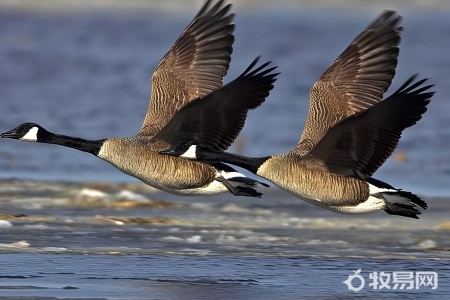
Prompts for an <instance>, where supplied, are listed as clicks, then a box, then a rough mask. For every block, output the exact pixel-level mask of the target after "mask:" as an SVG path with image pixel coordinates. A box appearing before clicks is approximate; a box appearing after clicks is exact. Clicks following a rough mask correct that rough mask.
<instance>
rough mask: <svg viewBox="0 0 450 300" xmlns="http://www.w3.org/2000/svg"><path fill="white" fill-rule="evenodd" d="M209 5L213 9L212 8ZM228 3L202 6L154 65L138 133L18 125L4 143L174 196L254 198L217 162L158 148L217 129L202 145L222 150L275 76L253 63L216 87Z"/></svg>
mask: <svg viewBox="0 0 450 300" xmlns="http://www.w3.org/2000/svg"><path fill="white" fill-rule="evenodd" d="M213 2H215V3H213ZM230 7H231V5H230V4H227V5H225V4H224V0H219V1H214V0H208V1H206V2H205V4H204V5H203V7H202V8H201V9H200V11H199V12H198V14H197V15H196V16H195V18H194V19H193V21H192V22H191V23H190V24H189V25H188V26H187V27H186V29H185V30H184V31H183V33H182V34H181V36H180V37H179V38H178V40H177V41H176V42H175V44H174V46H173V47H172V48H171V49H170V50H169V51H168V52H167V54H166V55H165V56H164V57H163V59H162V60H161V61H160V63H159V64H158V67H157V68H156V70H155V72H154V74H153V77H152V94H151V101H150V105H149V108H148V111H147V114H146V116H145V119H144V122H143V125H142V127H141V129H140V130H139V131H138V133H137V134H136V135H134V136H132V137H126V138H108V139H101V140H85V139H82V138H77V137H71V136H67V135H60V134H56V133H52V132H50V131H48V130H46V129H44V128H43V127H42V126H40V125H38V124H35V123H24V124H21V125H19V126H17V127H16V128H14V129H12V130H10V131H8V132H5V133H3V134H1V137H3V138H11V139H18V140H23V141H30V142H40V143H49V144H56V145H61V146H65V147H70V148H73V149H76V150H80V151H84V152H88V153H91V154H93V155H95V156H97V157H99V158H101V159H103V160H105V161H107V162H109V163H111V164H112V165H114V166H115V167H116V168H118V169H119V170H121V171H123V172H124V173H126V174H129V175H131V176H133V177H136V178H138V179H140V180H141V181H143V182H144V183H146V184H148V185H150V186H153V187H155V188H158V189H161V190H164V191H167V192H170V193H174V194H180V195H205V194H217V193H222V192H226V191H230V192H232V193H233V194H234V195H243V196H254V197H260V196H261V195H262V194H261V193H260V192H258V191H257V187H259V186H261V185H264V186H267V185H266V184H264V183H260V182H259V181H257V180H254V179H251V178H247V177H245V176H244V175H242V174H240V173H238V172H237V171H235V170H234V169H233V168H231V167H230V166H227V165H225V164H223V163H214V164H208V163H204V162H200V161H191V160H187V159H184V158H180V157H172V156H165V155H162V154H160V153H159V151H161V150H163V149H167V148H168V147H172V146H174V145H176V144H177V143H178V142H179V141H181V140H185V139H186V137H188V136H204V135H208V129H209V127H213V128H215V130H216V134H217V133H218V134H217V136H216V139H215V140H211V143H210V144H209V147H211V148H212V149H218V150H219V149H220V150H225V149H226V148H228V147H229V145H230V144H231V143H232V142H233V141H234V139H235V138H236V137H237V135H238V134H239V132H240V131H241V129H242V127H243V126H244V123H245V119H246V116H247V112H248V110H249V109H254V108H256V107H258V106H259V105H260V104H261V103H262V102H263V101H264V100H265V98H266V97H267V96H268V94H269V92H270V90H271V89H272V88H273V83H274V82H275V80H276V76H277V74H278V73H274V72H273V70H274V69H275V67H268V65H269V62H268V63H264V64H261V65H259V66H258V65H257V63H258V60H259V58H257V59H255V60H254V61H253V62H252V63H251V64H250V66H249V67H248V68H247V69H246V70H245V71H244V72H243V73H242V74H241V76H239V77H238V78H237V79H235V80H234V81H232V82H230V83H228V84H227V85H223V83H222V80H223V77H224V76H225V74H226V73H227V70H228V67H229V62H230V55H231V52H232V44H233V41H234V37H233V30H234V24H232V20H233V18H234V15H233V14H230V13H229V10H230Z"/></svg>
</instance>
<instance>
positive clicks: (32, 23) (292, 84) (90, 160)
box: [0, 0, 450, 300]
mask: <svg viewBox="0 0 450 300" xmlns="http://www.w3.org/2000/svg"><path fill="white" fill-rule="evenodd" d="M230 2H232V3H233V5H234V6H233V8H232V11H233V12H234V13H236V18H235V24H236V31H235V37H236V42H235V44H234V52H233V55H232V61H231V67H230V70H229V72H228V75H227V77H226V78H225V82H229V81H231V80H233V79H234V78H235V77H236V76H238V75H239V74H240V73H241V72H242V71H243V70H244V69H245V68H246V67H247V66H248V64H249V63H250V62H251V61H252V60H253V59H254V58H255V57H256V56H257V55H262V57H263V60H272V61H273V64H274V65H278V66H279V71H280V72H281V74H280V75H279V77H278V81H277V82H276V84H275V88H274V90H273V91H272V93H271V95H270V97H269V98H268V99H267V100H266V103H264V104H263V105H262V106H261V107H259V108H258V109H257V110H255V111H251V112H250V113H249V116H248V119H247V123H246V126H245V128H244V130H243V131H242V134H241V135H240V137H239V138H238V140H237V141H236V142H235V143H234V145H233V146H232V147H231V149H230V151H233V152H238V153H241V154H245V155H249V156H263V155H271V154H275V153H281V152H285V151H288V150H290V149H292V148H293V147H294V146H295V145H296V144H297V142H298V139H299V137H300V134H301V132H302V130H303V125H304V122H305V119H306V115H307V112H308V106H309V90H310V88H311V87H312V86H313V84H314V83H315V81H316V80H317V78H318V77H319V76H320V75H321V74H322V73H323V72H324V71H325V70H326V69H327V68H328V66H329V65H330V64H331V63H332V62H333V61H334V59H335V58H336V57H337V56H338V55H339V54H340V53H341V52H342V51H343V50H344V49H345V48H346V47H347V45H348V44H349V43H350V42H351V41H352V40H353V39H354V38H355V37H356V36H357V35H358V34H359V33H360V32H361V31H362V30H364V28H366V26H367V25H368V24H369V23H370V22H371V21H372V20H373V19H374V18H375V17H376V16H377V15H378V14H379V13H380V12H381V11H382V10H383V9H387V8H389V9H396V10H398V11H399V13H400V14H401V15H402V16H403V17H404V20H403V22H402V24H403V26H404V33H403V35H402V42H401V46H400V47H401V51H400V57H399V64H398V68H397V75H396V77H395V79H394V82H393V84H392V87H391V89H390V91H389V92H388V93H387V94H390V93H391V92H392V91H394V90H395V89H397V88H398V87H399V86H400V85H401V84H402V83H403V82H404V81H406V80H407V79H408V78H409V77H410V76H411V75H413V74H416V73H419V74H420V75H419V76H420V77H421V78H430V80H429V83H431V84H435V87H434V89H435V90H436V91H437V93H436V94H435V96H434V97H433V99H432V102H431V104H430V105H429V109H428V112H427V113H426V114H425V115H424V117H423V119H422V120H420V122H419V123H418V124H416V125H415V126H413V127H412V128H408V129H406V130H405V132H404V134H403V137H402V139H401V141H400V144H399V145H398V147H397V149H396V151H395V153H394V154H393V155H392V157H391V158H390V159H389V160H388V161H387V162H386V163H385V164H384V165H383V166H382V167H381V168H380V169H379V170H378V172H377V173H376V174H375V177H376V178H379V179H380V180H383V181H386V182H388V183H390V184H392V185H394V186H395V187H398V188H403V189H405V190H408V191H411V192H414V193H416V194H418V195H420V196H422V197H423V198H424V199H425V200H426V201H427V202H428V204H429V209H428V210H427V211H425V212H424V213H423V215H421V216H420V218H421V219H420V220H414V219H409V218H402V217H397V216H391V215H388V214H386V213H385V212H383V211H380V212H378V213H373V214H368V215H342V214H337V213H333V212H330V211H327V210H325V209H321V208H318V207H316V206H313V205H310V204H308V203H306V202H304V201H300V200H298V199H297V198H295V197H292V196H289V195H288V194H287V193H286V192H283V191H281V190H280V189H277V188H275V187H271V188H270V189H266V191H264V196H265V197H264V198H263V199H255V198H249V197H234V196H232V195H231V194H229V193H224V194H221V195H218V196H211V197H180V196H178V197H177V196H174V195H171V194H168V193H164V192H157V191H156V192H155V190H154V189H152V188H150V187H148V186H146V185H144V184H136V183H139V182H138V181H137V180H136V179H134V178H132V177H130V176H127V175H125V174H123V173H122V172H120V171H118V170H116V169H115V168H114V167H112V166H110V165H109V164H108V163H106V162H103V161H101V160H100V159H98V158H96V157H94V156H91V155H88V154H86V153H82V152H78V151H75V150H72V149H68V148H63V147H58V146H55V145H45V144H37V143H25V142H20V141H14V140H8V139H0V253H1V255H0V299H12V297H14V299H19V298H20V299H23V300H26V299H29V300H31V299H33V300H35V299H81V298H82V299H128V300H129V299H148V298H149V297H150V296H149V295H152V296H151V297H153V298H154V299H211V298H212V297H214V298H215V299H263V300H266V299H267V300H273V299H304V298H305V297H306V298H308V297H309V298H311V299H319V298H318V297H321V298H320V299H349V298H350V297H351V296H352V295H350V293H353V292H351V291H349V290H348V289H347V287H346V286H345V285H344V284H343V283H342V282H343V281H344V280H346V279H347V278H348V276H349V275H351V274H354V272H355V270H358V269H360V270H361V269H362V271H361V274H362V275H363V277H364V278H366V284H367V285H366V287H365V288H364V290H363V291H361V292H360V294H359V295H358V298H360V297H359V296H360V295H361V296H364V299H382V298H383V299H407V298H408V299H411V298H414V299H416V298H427V299H429V298H433V297H434V298H436V299H437V298H439V299H443V298H445V297H444V296H448V294H449V291H450V280H449V278H450V269H449V264H448V258H449V257H448V254H449V253H450V252H449V249H450V240H449V239H448V232H449V229H450V220H449V218H448V216H449V214H448V212H449V209H450V202H449V201H448V198H449V196H450V185H449V183H450V156H449V150H450V118H449V113H450V101H449V100H450V99H449V96H450V84H449V82H448V81H449V79H448V73H449V70H450V59H449V55H448V54H449V49H450V39H449V32H450V1H446V0H440V1H439V0H435V1H432V0H423V1H419V0H416V1H409V0H400V1H396V0H390V1H388V0H386V1H384V0H378V1H369V0H366V1H363V0H359V1H358V0H353V1H351V0H344V1H332V0H329V1H320V0H316V1H311V0H308V1H298V0H278V1H273V0H271V1H269V0H262V1H261V0H249V1H247V0H234V1H230ZM201 5H202V1H201V0H165V1H160V0H157V1H143V0H142V1H138V0H134V1H121V0H115V1H113V0H90V1H87V0H86V1H82V0H64V1H61V0H40V1H35V0H27V1H20V0H0V132H5V131H8V130H10V129H12V128H14V127H16V126H17V125H19V124H21V123H23V122H36V123H39V124H41V125H42V126H43V127H45V128H47V129H48V130H50V131H53V132H56V133H61V134H66V135H72V136H79V137H83V138H87V139H100V138H106V137H121V136H131V135H133V134H134V133H135V132H137V130H138V129H139V128H140V126H141V123H142V120H143V118H144V115H145V113H146V110H147V107H148V103H149V102H148V101H149V95H150V80H151V76H152V73H153V71H154V69H155V67H156V65H157V64H158V62H159V60H160V59H161V58H162V57H163V55H164V54H165V53H166V51H168V49H169V48H170V47H171V46H172V45H173V43H174V42H175V40H176V39H177V37H178V36H179V35H180V33H181V32H182V30H183V29H184V28H185V26H186V25H187V24H188V23H189V22H190V20H191V19H192V18H193V16H194V15H195V14H196V13H197V11H198V9H199V8H200V7H201ZM15 179H20V180H15ZM86 254H91V255H86ZM381 271H389V272H391V271H406V272H415V271H433V272H437V273H439V288H438V289H436V290H431V288H430V287H421V289H413V290H404V291H400V290H394V289H392V290H383V291H380V292H378V291H374V289H373V288H372V287H370V286H369V285H368V284H369V282H370V281H369V279H371V278H372V277H369V273H370V272H381ZM371 274H372V273H371ZM380 276H381V275H380ZM355 285H356V282H355ZM414 295H415V296H414ZM439 295H440V297H439ZM55 297H58V298H55Z"/></svg>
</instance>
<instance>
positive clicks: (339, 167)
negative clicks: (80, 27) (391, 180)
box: [162, 11, 434, 218]
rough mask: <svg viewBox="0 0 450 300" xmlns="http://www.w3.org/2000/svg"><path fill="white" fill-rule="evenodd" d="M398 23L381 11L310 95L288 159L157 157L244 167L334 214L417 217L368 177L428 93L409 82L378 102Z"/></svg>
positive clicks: (174, 151) (399, 195)
mask: <svg viewBox="0 0 450 300" xmlns="http://www.w3.org/2000/svg"><path fill="white" fill-rule="evenodd" d="M400 20H401V17H400V16H399V15H398V14H397V13H396V12H394V11H384V12H383V13H381V14H380V15H379V16H378V17H377V18H376V19H375V20H374V21H373V22H372V23H371V24H370V25H369V27H368V28H367V29H366V30H365V31H363V32H362V33H361V34H360V35H359V36H358V37H357V38H356V39H355V40H354V41H353V42H352V43H351V44H350V46H349V47H348V48H346V49H345V51H344V52H343V53H342V54H341V55H340V56H339V57H338V58H337V59H336V60H335V61H334V63H333V64H332V65H331V67H329V68H328V70H327V71H326V72H325V73H324V74H323V75H322V76H321V77H320V78H319V80H318V81H317V82H316V83H315V85H314V87H313V88H312V90H311V96H310V108H309V114H308V117H307V121H306V124H305V129H304V131H303V134H302V136H301V139H300V141H299V143H298V145H297V147H296V148H295V149H293V150H292V151H290V152H287V153H283V154H279V155H273V156H267V157H260V158H249V157H244V156H240V155H235V154H230V153H225V152H221V151H217V150H213V149H209V148H208V145H207V143H205V141H204V140H201V139H197V140H195V139H191V140H186V141H184V142H182V143H179V144H178V145H176V146H175V147H173V148H171V149H167V150H165V151H162V153H164V154H169V155H174V156H182V157H188V158H192V159H198V160H202V161H206V162H211V163H212V162H218V161H220V162H223V163H230V164H234V165H236V166H239V167H243V168H245V169H247V170H249V171H251V172H253V173H255V174H257V175H259V176H261V177H264V178H266V179H268V180H270V181H271V182H273V183H274V184H275V185H277V186H279V187H280V188H282V189H284V190H286V191H288V192H289V193H291V194H293V195H294V196H296V197H299V198H300V199H303V200H305V201H307V202H309V203H312V204H315V205H318V206H320V207H324V208H327V209H330V210H332V211H335V212H339V213H348V214H359V213H370V212H374V211H378V210H381V209H384V210H385V211H386V212H387V213H389V214H394V215H400V216H405V217H411V218H418V216H417V215H418V214H420V211H419V210H418V209H417V208H418V207H421V208H423V209H426V208H427V204H426V203H425V201H423V200H421V199H420V198H419V197H418V196H416V195H414V194H412V193H410V192H406V191H402V190H400V189H396V188H394V187H392V186H391V185H389V184H387V183H384V182H382V181H379V180H376V179H374V178H371V176H372V174H373V173H374V172H375V171H376V170H377V169H378V168H379V167H380V166H381V165H382V164H383V162H384V161H385V160H386V159H387V158H388V157H389V156H390V155H391V154H392V152H393V151H394V149H395V147H396V146H397V143H398V141H399V139H400V136H401V133H402V131H403V130H404V129H405V128H407V127H409V126H412V125H414V124H415V123H416V122H417V121H418V120H420V119H421V116H422V114H423V113H425V111H426V106H427V105H428V103H429V101H430V99H431V97H432V96H433V94H434V92H429V91H428V90H429V89H430V87H431V85H427V86H424V85H423V84H424V82H425V81H426V80H420V81H416V79H415V78H416V77H415V76H413V77H411V78H410V79H409V80H408V81H406V83H404V84H403V85H402V86H401V87H400V88H399V89H398V90H397V91H396V92H394V93H393V94H392V95H391V96H389V97H388V98H387V99H385V100H384V101H382V97H383V94H384V92H385V91H386V90H387V88H388V87H389V85H390V84H391V80H392V78H393V76H394V73H395V67H396V64H397V56H398V43H399V40H400V37H399V36H400V32H401V30H402V28H401V27H399V23H400Z"/></svg>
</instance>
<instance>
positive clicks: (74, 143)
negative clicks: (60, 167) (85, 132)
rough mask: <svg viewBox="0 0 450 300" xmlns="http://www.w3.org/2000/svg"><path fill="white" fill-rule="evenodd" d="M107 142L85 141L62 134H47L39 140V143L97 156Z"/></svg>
mask: <svg viewBox="0 0 450 300" xmlns="http://www.w3.org/2000/svg"><path fill="white" fill-rule="evenodd" d="M104 141H105V140H94V141H91V140H85V139H82V138H77V137H72V136H67V135H62V134H54V133H51V132H47V133H46V134H45V136H43V137H42V138H41V139H38V142H41V143H47V144H55V145H60V146H64V147H68V148H73V149H77V150H80V151H84V152H88V153H91V154H94V155H95V156H97V154H98V152H99V151H100V147H101V146H102V145H103V142H104Z"/></svg>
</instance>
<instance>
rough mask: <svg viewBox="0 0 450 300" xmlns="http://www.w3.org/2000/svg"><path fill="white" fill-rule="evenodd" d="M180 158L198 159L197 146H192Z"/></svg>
mask: <svg viewBox="0 0 450 300" xmlns="http://www.w3.org/2000/svg"><path fill="white" fill-rule="evenodd" d="M180 157H184V158H190V159H197V146H196V145H192V146H190V147H189V149H187V151H186V152H184V153H183V154H181V155H180Z"/></svg>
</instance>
